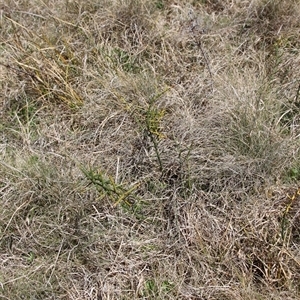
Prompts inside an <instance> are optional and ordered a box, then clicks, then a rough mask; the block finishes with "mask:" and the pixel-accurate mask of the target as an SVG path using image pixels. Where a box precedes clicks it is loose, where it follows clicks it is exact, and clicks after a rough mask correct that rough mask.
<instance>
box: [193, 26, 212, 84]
mask: <svg viewBox="0 0 300 300" xmlns="http://www.w3.org/2000/svg"><path fill="white" fill-rule="evenodd" d="M194 23H195V24H193V25H192V27H191V31H192V33H193V37H194V40H195V42H196V45H197V46H198V48H199V49H200V51H201V54H202V56H203V59H204V62H205V64H206V67H207V69H208V73H209V77H210V79H211V86H212V85H213V76H212V72H211V68H210V65H209V61H208V58H207V55H206V53H205V51H204V49H203V46H202V43H201V34H202V32H203V31H204V30H202V32H201V33H200V37H197V35H196V32H195V29H196V27H198V26H199V25H198V24H197V21H194Z"/></svg>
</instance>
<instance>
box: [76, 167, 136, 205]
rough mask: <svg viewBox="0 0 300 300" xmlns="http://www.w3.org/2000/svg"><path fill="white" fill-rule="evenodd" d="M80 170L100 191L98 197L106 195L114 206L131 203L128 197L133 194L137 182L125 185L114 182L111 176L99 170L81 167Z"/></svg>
mask: <svg viewBox="0 0 300 300" xmlns="http://www.w3.org/2000/svg"><path fill="white" fill-rule="evenodd" d="M82 172H83V173H84V175H85V176H86V178H87V179H88V180H89V181H90V184H93V185H94V186H95V187H96V188H97V189H98V191H99V192H101V193H102V195H101V197H100V198H104V197H108V198H109V199H110V200H111V201H112V202H113V203H114V206H117V205H118V204H121V203H122V204H126V205H127V206H130V205H131V203H130V198H131V197H132V196H133V195H134V191H135V190H136V189H137V187H138V186H139V184H134V185H133V186H131V187H126V186H124V185H123V184H118V183H116V182H115V180H114V179H113V178H112V177H111V176H108V175H106V174H104V172H102V171H100V170H99V171H97V170H93V169H89V170H86V169H82Z"/></svg>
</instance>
